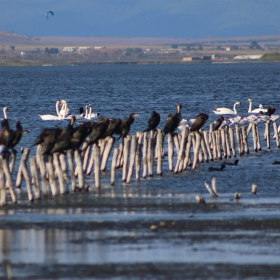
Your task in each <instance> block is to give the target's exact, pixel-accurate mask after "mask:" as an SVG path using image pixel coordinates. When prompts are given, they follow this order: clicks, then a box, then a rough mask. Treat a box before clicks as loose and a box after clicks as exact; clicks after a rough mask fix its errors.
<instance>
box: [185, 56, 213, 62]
mask: <svg viewBox="0 0 280 280" xmlns="http://www.w3.org/2000/svg"><path fill="white" fill-rule="evenodd" d="M201 60H202V61H205V60H211V56H206V55H205V56H190V57H183V61H201Z"/></svg>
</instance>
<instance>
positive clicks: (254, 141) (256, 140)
mask: <svg viewBox="0 0 280 280" xmlns="http://www.w3.org/2000/svg"><path fill="white" fill-rule="evenodd" d="M251 124H252V137H253V144H254V151H255V152H258V148H257V142H258V138H257V132H256V124H255V123H251Z"/></svg>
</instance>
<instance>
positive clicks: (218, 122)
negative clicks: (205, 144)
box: [213, 116, 224, 131]
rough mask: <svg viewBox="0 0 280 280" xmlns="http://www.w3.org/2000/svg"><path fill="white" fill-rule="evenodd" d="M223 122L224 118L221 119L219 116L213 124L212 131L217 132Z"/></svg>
mask: <svg viewBox="0 0 280 280" xmlns="http://www.w3.org/2000/svg"><path fill="white" fill-rule="evenodd" d="M223 121H224V117H223V116H220V117H219V118H218V119H217V120H216V123H215V126H214V128H213V131H215V130H218V129H219V128H220V127H221V125H222V123H223Z"/></svg>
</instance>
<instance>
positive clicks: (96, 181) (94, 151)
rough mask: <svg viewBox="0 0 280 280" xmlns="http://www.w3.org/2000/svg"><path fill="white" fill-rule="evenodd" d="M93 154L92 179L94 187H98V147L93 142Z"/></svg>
mask: <svg viewBox="0 0 280 280" xmlns="http://www.w3.org/2000/svg"><path fill="white" fill-rule="evenodd" d="M93 154H94V181H95V188H97V189H100V187H101V185H100V149H99V147H98V146H97V145H96V144H94V146H93Z"/></svg>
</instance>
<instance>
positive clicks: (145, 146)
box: [142, 132, 148, 178]
mask: <svg viewBox="0 0 280 280" xmlns="http://www.w3.org/2000/svg"><path fill="white" fill-rule="evenodd" d="M147 150H148V138H147V132H144V134H143V152H142V153H143V175H142V177H143V178H146V177H147V168H148V164H147Z"/></svg>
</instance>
